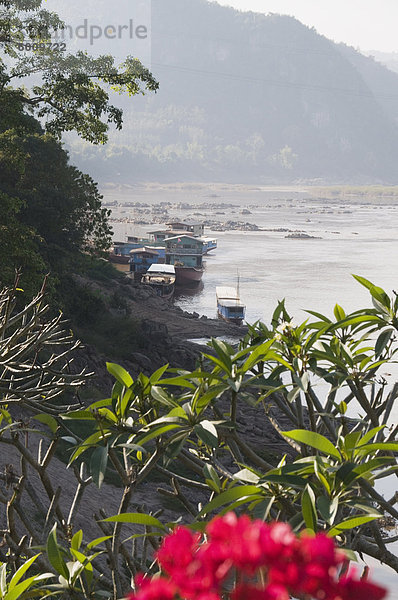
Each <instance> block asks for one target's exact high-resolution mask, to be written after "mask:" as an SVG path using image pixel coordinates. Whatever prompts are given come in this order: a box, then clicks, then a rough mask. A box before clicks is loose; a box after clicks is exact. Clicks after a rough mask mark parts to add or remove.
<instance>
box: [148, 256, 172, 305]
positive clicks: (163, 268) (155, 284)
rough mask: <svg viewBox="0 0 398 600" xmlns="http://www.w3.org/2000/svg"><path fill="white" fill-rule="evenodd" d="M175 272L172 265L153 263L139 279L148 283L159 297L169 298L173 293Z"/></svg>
mask: <svg viewBox="0 0 398 600" xmlns="http://www.w3.org/2000/svg"><path fill="white" fill-rule="evenodd" d="M175 282H176V272H175V268H174V265H164V264H153V265H151V266H150V267H149V269H148V270H147V272H146V273H145V275H144V276H143V277H142V279H141V283H145V284H146V285H150V286H151V287H152V288H153V289H154V290H155V292H156V294H157V295H158V296H160V297H161V298H165V299H167V298H171V297H172V295H173V294H174V286H175Z"/></svg>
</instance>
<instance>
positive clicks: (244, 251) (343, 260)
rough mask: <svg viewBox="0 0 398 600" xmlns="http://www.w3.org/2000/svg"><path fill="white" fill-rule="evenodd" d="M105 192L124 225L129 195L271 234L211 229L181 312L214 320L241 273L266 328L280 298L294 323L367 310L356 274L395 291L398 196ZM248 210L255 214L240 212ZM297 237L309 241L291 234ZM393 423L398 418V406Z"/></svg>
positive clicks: (396, 599) (386, 577) (133, 230)
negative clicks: (211, 242)
mask: <svg viewBox="0 0 398 600" xmlns="http://www.w3.org/2000/svg"><path fill="white" fill-rule="evenodd" d="M104 195H105V200H107V199H110V200H115V199H116V200H117V201H118V202H119V206H118V207H115V208H114V209H113V215H114V216H115V217H118V219H120V220H123V217H124V216H126V217H127V216H130V217H133V216H134V210H133V209H126V208H121V206H120V205H121V204H122V203H123V202H124V200H127V199H128V201H129V202H131V201H132V202H145V203H147V204H148V205H152V206H153V205H155V206H156V205H158V204H159V203H160V202H171V203H172V205H173V206H175V203H179V202H184V203H187V204H189V205H190V209H184V210H182V209H177V208H173V207H168V208H167V212H168V215H169V217H173V218H174V217H177V218H179V219H195V220H197V221H206V220H212V221H219V222H225V221H243V222H245V223H246V222H248V223H252V224H256V225H257V226H258V227H260V228H261V229H263V230H273V231H225V232H219V231H217V232H212V231H211V229H207V230H206V236H214V237H217V238H218V248H217V249H216V250H215V251H212V252H211V253H210V254H209V255H208V256H207V257H206V259H205V263H206V264H205V273H204V276H203V284H202V285H201V287H200V288H199V289H198V290H196V291H194V292H192V291H189V292H184V291H182V292H179V293H178V295H177V296H176V298H175V303H176V304H177V305H178V306H180V307H181V308H183V309H184V310H187V311H190V312H193V311H196V312H198V313H199V314H201V315H202V314H203V315H207V316H208V317H215V316H216V286H218V285H228V286H235V285H236V283H237V276H238V274H239V282H240V296H241V299H242V301H243V302H244V303H245V304H246V306H247V312H246V319H247V321H248V322H250V323H252V322H254V321H256V320H258V319H261V320H264V321H265V322H269V321H270V319H271V316H272V313H273V310H274V309H275V307H276V305H277V302H278V300H280V299H283V298H286V307H287V310H288V312H289V313H290V314H291V316H292V317H294V319H295V321H296V322H301V321H302V320H304V319H305V318H307V316H306V313H305V310H306V309H311V310H315V311H318V312H322V313H324V314H326V315H327V316H330V317H332V315H333V307H334V305H335V304H336V302H338V303H339V304H340V305H341V306H342V307H343V308H344V310H345V311H346V312H348V311H352V310H356V309H358V308H364V307H370V306H371V301H370V296H369V293H368V291H367V290H366V289H365V288H363V287H362V286H360V285H359V284H358V283H357V282H356V281H355V280H354V279H353V277H352V275H351V274H352V273H355V274H358V275H362V276H363V277H366V278H367V279H370V280H371V281H372V282H374V283H375V284H377V285H379V286H381V287H383V288H384V289H385V290H386V291H387V292H388V293H389V294H390V293H391V292H392V290H397V291H398V235H397V233H398V201H396V200H394V199H387V198H383V199H379V198H375V199H374V200H373V201H372V202H371V201H368V200H361V199H358V198H349V199H346V198H345V199H344V200H341V199H339V200H333V201H330V200H320V199H317V198H315V197H311V196H310V194H307V193H306V192H305V191H304V190H303V191H301V190H291V189H289V190H269V189H268V188H264V189H261V188H252V189H245V190H232V191H231V190H228V189H226V190H225V191H223V192H222V191H218V194H217V195H216V194H214V196H217V197H209V196H211V194H209V193H208V192H206V190H205V188H204V189H199V190H184V191H182V190H170V189H165V190H161V189H160V190H158V191H156V192H155V191H153V190H150V191H147V190H146V191H145V192H138V191H137V190H134V192H133V193H131V194H130V193H129V194H127V195H126V194H125V193H123V194H118V193H116V192H114V191H112V193H110V192H109V191H106V192H105V193H104ZM212 205H214V206H215V208H213V206H212ZM231 205H232V206H231ZM242 210H245V211H250V214H242ZM220 213H223V214H220ZM147 216H148V215H147ZM113 226H114V230H115V237H116V238H117V239H119V240H120V239H124V237H125V235H126V234H130V235H143V234H145V232H146V231H148V230H153V229H156V225H155V226H153V225H149V226H140V227H137V226H135V225H133V224H131V223H122V222H117V223H114V224H113ZM162 227H164V225H162ZM281 229H286V230H289V231H281ZM277 230H279V231H277ZM291 232H303V233H305V234H307V235H309V236H312V237H311V238H306V239H292V238H287V237H286V236H287V235H289V234H291ZM394 370H395V369H394ZM389 372H390V373H391V369H390V368H389ZM383 375H384V373H383ZM394 376H395V373H393V377H394ZM388 379H390V381H391V379H392V377H388ZM394 379H396V377H394ZM393 419H394V422H396V421H397V420H398V408H397V409H396V410H395V414H394V416H393ZM388 488H389V489H388V493H390V491H391V492H394V490H395V489H397V486H396V478H394V479H391V480H390V481H389V482H388ZM377 576H379V578H380V580H381V581H382V582H383V581H384V582H385V583H386V585H387V584H388V585H389V587H390V590H391V594H390V596H389V598H390V600H398V576H397V575H395V574H394V573H392V571H391V570H389V569H388V570H387V571H385V570H384V569H380V568H377V569H376V570H375V577H377Z"/></svg>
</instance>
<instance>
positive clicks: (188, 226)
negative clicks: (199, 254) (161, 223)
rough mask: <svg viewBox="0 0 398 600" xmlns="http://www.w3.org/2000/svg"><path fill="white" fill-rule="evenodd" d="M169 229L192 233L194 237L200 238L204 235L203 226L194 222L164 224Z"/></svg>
mask: <svg viewBox="0 0 398 600" xmlns="http://www.w3.org/2000/svg"><path fill="white" fill-rule="evenodd" d="M166 225H167V226H168V227H169V229H171V230H173V231H186V232H189V233H192V235H193V236H194V237H200V236H202V235H203V234H204V231H205V226H204V225H203V223H198V222H196V221H171V222H170V223H166Z"/></svg>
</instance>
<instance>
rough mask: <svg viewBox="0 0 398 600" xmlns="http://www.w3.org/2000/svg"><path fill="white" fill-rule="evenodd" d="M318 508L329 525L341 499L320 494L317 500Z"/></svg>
mask: <svg viewBox="0 0 398 600" xmlns="http://www.w3.org/2000/svg"><path fill="white" fill-rule="evenodd" d="M317 506H318V510H319V512H320V514H321V516H322V517H323V518H324V519H325V521H326V523H328V525H332V524H333V521H334V519H335V517H336V514H337V510H338V508H339V499H338V498H337V497H335V498H333V499H331V498H328V497H327V496H320V497H319V498H318V500H317Z"/></svg>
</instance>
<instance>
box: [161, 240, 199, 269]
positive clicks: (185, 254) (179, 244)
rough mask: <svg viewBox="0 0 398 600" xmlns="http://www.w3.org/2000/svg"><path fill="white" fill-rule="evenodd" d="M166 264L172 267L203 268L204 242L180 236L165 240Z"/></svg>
mask: <svg viewBox="0 0 398 600" xmlns="http://www.w3.org/2000/svg"><path fill="white" fill-rule="evenodd" d="M165 246H166V263H167V264H170V265H176V266H183V267H195V268H202V266H203V240H202V239H201V238H195V237H193V236H190V235H179V236H174V237H171V238H168V239H166V240H165Z"/></svg>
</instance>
